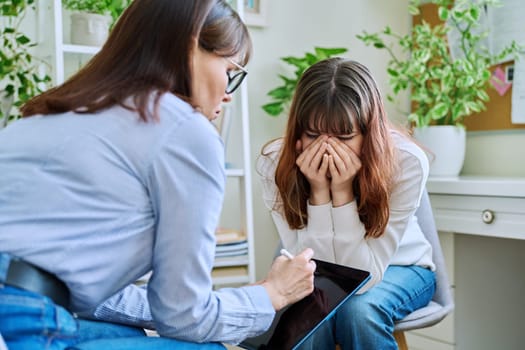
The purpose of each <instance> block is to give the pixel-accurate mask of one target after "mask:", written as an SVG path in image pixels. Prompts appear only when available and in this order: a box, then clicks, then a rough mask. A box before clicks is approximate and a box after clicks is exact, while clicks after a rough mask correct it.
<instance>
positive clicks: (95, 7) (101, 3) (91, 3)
mask: <svg viewBox="0 0 525 350" xmlns="http://www.w3.org/2000/svg"><path fill="white" fill-rule="evenodd" d="M130 2H131V0H62V4H64V7H65V8H66V9H68V10H72V11H80V12H89V13H95V14H99V15H110V16H111V18H112V19H113V23H115V22H116V20H117V19H118V17H119V16H120V15H121V14H122V12H124V10H125V9H126V7H128V5H129V4H130Z"/></svg>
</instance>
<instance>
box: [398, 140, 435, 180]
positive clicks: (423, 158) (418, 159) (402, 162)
mask: <svg viewBox="0 0 525 350" xmlns="http://www.w3.org/2000/svg"><path fill="white" fill-rule="evenodd" d="M392 139H393V140H394V145H395V149H396V157H397V162H396V163H397V164H398V166H399V169H400V175H401V176H403V177H409V178H412V179H413V180H416V179H420V180H421V181H422V182H425V181H426V178H427V177H428V171H429V167H430V165H429V160H428V157H427V154H426V153H425V151H424V150H423V149H422V148H421V147H420V146H419V145H418V144H417V143H416V141H414V140H413V139H412V138H411V136H409V135H405V134H403V133H400V132H397V131H394V132H392Z"/></svg>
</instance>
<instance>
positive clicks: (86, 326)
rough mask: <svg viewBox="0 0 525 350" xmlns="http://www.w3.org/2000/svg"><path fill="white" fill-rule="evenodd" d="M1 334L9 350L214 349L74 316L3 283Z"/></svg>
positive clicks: (215, 346)
mask: <svg viewBox="0 0 525 350" xmlns="http://www.w3.org/2000/svg"><path fill="white" fill-rule="evenodd" d="M0 334H2V337H3V338H4V341H5V342H6V344H7V346H8V348H9V350H39V349H49V350H59V349H60V350H62V349H68V350H73V349H74V350H100V349H104V350H131V349H134V350H135V349H136V350H142V349H156V350H157V349H158V350H164V349H175V350H212V349H217V350H218V349H221V350H222V349H225V347H224V346H223V345H221V344H219V343H207V344H197V343H189V342H185V341H181V340H176V339H171V338H162V337H148V336H146V334H145V332H144V330H143V329H141V328H135V327H130V326H124V325H119V324H114V323H108V322H97V321H90V320H83V319H77V318H75V317H74V316H73V315H72V314H71V313H69V312H68V311H67V310H65V309H64V308H62V307H61V306H58V305H56V304H55V303H53V301H52V300H51V299H49V298H47V297H45V296H42V295H40V294H36V293H32V292H28V291H25V290H22V289H19V288H14V287H9V286H3V285H1V284H0Z"/></svg>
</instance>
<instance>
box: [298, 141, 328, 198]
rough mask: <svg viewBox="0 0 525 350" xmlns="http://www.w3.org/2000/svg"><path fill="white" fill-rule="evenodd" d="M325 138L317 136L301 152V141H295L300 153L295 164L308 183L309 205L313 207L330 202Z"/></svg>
mask: <svg viewBox="0 0 525 350" xmlns="http://www.w3.org/2000/svg"><path fill="white" fill-rule="evenodd" d="M327 139H328V137H327V136H324V135H323V136H319V137H318V138H317V139H315V141H314V142H312V143H311V144H310V145H308V147H306V149H304V150H303V147H302V143H301V140H297V145H296V149H297V152H298V153H300V154H299V157H297V160H296V162H295V163H296V164H297V166H298V167H299V170H300V171H301V172H302V173H303V175H304V176H305V177H306V179H307V180H308V182H309V183H310V188H311V193H310V203H311V204H313V205H320V204H326V203H328V202H330V179H329V178H328V177H327V172H328V155H327V154H326V149H327V147H328V144H327V143H326V140H327Z"/></svg>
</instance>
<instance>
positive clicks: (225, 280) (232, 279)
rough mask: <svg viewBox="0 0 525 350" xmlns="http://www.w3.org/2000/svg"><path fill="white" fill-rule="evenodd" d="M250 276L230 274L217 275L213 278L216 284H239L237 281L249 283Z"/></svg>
mask: <svg viewBox="0 0 525 350" xmlns="http://www.w3.org/2000/svg"><path fill="white" fill-rule="evenodd" d="M249 282H250V277H249V276H248V275H245V276H228V277H215V278H213V284H214V285H224V284H237V283H241V284H244V283H249Z"/></svg>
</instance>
